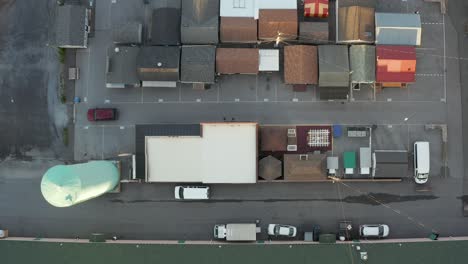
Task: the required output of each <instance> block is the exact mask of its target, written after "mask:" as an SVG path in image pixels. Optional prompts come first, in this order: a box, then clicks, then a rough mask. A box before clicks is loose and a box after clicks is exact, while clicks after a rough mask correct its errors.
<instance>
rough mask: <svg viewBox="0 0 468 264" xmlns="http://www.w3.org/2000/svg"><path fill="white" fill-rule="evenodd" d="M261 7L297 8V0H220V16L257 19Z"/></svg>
mask: <svg viewBox="0 0 468 264" xmlns="http://www.w3.org/2000/svg"><path fill="white" fill-rule="evenodd" d="M262 9H283V10H284V9H297V0H220V8H219V13H220V16H221V17H250V18H254V19H258V17H259V10H262Z"/></svg>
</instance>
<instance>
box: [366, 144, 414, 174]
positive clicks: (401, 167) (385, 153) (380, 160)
mask: <svg viewBox="0 0 468 264" xmlns="http://www.w3.org/2000/svg"><path fill="white" fill-rule="evenodd" d="M374 154H375V161H376V166H375V168H374V173H375V176H374V177H375V178H385V179H391V178H405V177H407V176H408V174H409V173H408V151H406V150H376V151H375V152H374Z"/></svg>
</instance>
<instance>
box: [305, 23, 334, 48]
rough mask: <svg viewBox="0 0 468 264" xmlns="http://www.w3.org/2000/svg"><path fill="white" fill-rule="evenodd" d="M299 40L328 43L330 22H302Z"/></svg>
mask: <svg viewBox="0 0 468 264" xmlns="http://www.w3.org/2000/svg"><path fill="white" fill-rule="evenodd" d="M299 41H300V42H303V43H327V42H328V22H300V23H299Z"/></svg>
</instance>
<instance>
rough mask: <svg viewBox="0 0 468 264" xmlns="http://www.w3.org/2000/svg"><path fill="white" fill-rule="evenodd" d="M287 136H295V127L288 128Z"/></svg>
mask: <svg viewBox="0 0 468 264" xmlns="http://www.w3.org/2000/svg"><path fill="white" fill-rule="evenodd" d="M288 137H296V129H295V128H288Z"/></svg>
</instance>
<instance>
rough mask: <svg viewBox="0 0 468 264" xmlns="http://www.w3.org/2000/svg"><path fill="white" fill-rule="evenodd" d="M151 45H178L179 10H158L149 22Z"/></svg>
mask: <svg viewBox="0 0 468 264" xmlns="http://www.w3.org/2000/svg"><path fill="white" fill-rule="evenodd" d="M151 44H152V45H179V44H180V9H178V8H158V9H155V10H154V11H153V16H152V21H151Z"/></svg>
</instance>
